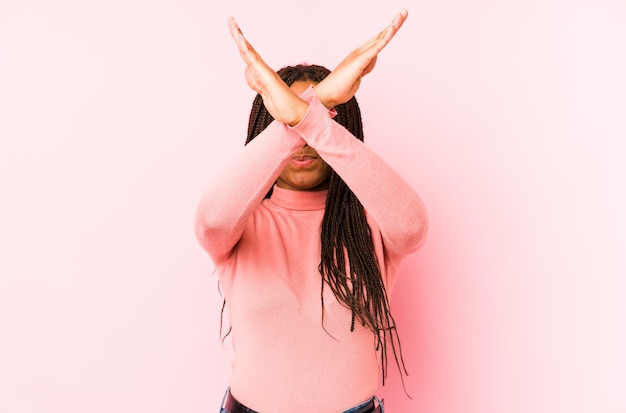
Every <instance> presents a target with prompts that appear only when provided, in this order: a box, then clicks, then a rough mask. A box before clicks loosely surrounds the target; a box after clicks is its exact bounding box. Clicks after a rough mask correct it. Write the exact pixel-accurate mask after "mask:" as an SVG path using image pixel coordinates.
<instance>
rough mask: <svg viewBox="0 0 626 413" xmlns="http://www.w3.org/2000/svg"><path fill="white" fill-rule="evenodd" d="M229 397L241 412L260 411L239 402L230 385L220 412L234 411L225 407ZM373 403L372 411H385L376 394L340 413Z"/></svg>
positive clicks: (354, 410)
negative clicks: (373, 408)
mask: <svg viewBox="0 0 626 413" xmlns="http://www.w3.org/2000/svg"><path fill="white" fill-rule="evenodd" d="M228 398H230V399H232V401H234V402H235V403H236V404H237V405H239V409H240V411H242V412H246V413H260V412H256V411H254V410H252V409H250V408H249V407H246V406H244V405H243V404H241V403H239V402H238V401H237V400H236V399H235V398H234V397H233V396H232V394H231V393H230V387H228V388H227V389H226V392H224V397H223V398H222V404H221V405H220V413H235V412H229V411H228V410H227V409H226V404H227V399H228ZM372 403H373V404H374V406H375V405H376V403H378V407H377V408H376V409H375V410H373V412H376V413H385V406H384V405H383V401H382V400H380V399H379V398H378V397H377V396H373V397H372V398H371V399H369V400H366V401H364V402H363V403H359V404H357V405H356V406H353V407H351V408H349V409H348V410H344V411H342V412H340V413H356V412H359V411H361V410H362V409H363V408H364V407H367V406H369V405H370V404H372Z"/></svg>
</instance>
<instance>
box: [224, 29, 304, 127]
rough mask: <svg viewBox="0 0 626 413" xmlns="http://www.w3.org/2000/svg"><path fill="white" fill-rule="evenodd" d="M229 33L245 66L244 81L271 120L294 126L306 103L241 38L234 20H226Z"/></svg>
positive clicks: (302, 113)
mask: <svg viewBox="0 0 626 413" xmlns="http://www.w3.org/2000/svg"><path fill="white" fill-rule="evenodd" d="M228 27H229V29H230V34H231V36H232V37H233V39H234V40H235V43H236V44H237V47H238V48H239V54H241V58H242V59H243V61H244V62H245V63H246V69H245V74H246V82H248V86H250V88H251V89H252V90H254V91H255V92H257V93H258V94H260V95H261V97H262V98H263V104H264V105H265V107H266V108H267V110H268V112H269V113H270V115H272V117H273V118H274V119H276V120H277V121H279V122H282V123H286V124H287V125H290V126H294V125H297V124H298V123H299V122H300V121H301V120H302V118H303V117H304V115H305V114H306V111H307V109H308V104H307V103H306V102H304V101H303V100H302V99H300V98H299V97H298V95H296V94H295V93H294V92H293V91H292V90H291V89H290V88H289V86H287V84H286V83H285V82H283V80H282V79H281V78H280V77H279V76H278V74H276V72H275V71H274V70H272V68H271V67H269V66H268V65H267V63H265V62H264V61H263V59H262V58H261V56H260V55H259V54H258V53H257V51H256V50H254V48H253V47H252V45H251V44H250V43H248V41H247V40H246V38H245V37H243V33H241V29H240V28H239V26H238V25H237V22H236V21H235V19H234V18H233V17H230V18H229V19H228Z"/></svg>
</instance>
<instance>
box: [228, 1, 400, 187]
mask: <svg viewBox="0 0 626 413" xmlns="http://www.w3.org/2000/svg"><path fill="white" fill-rule="evenodd" d="M407 17H408V12H407V11H406V9H405V10H402V11H401V12H400V13H398V14H397V15H396V16H395V17H394V19H393V21H392V22H391V24H390V25H389V26H387V27H386V28H385V29H383V30H382V31H381V32H380V33H378V34H377V35H376V36H374V37H373V38H371V39H370V40H369V41H368V42H366V43H365V44H364V45H362V46H361V47H359V48H357V49H355V50H354V51H352V52H351V53H350V54H349V55H348V56H347V57H346V58H345V59H344V60H343V61H342V62H341V63H339V65H338V66H337V67H336V68H335V70H333V71H332V72H331V73H330V74H329V75H328V76H327V77H326V78H325V79H324V80H323V81H321V82H320V83H318V84H316V85H315V89H314V91H315V95H316V96H317V98H318V99H319V100H320V102H321V103H322V104H323V105H324V106H325V107H327V108H328V109H331V108H333V107H335V106H337V105H340V104H342V103H345V102H347V101H348V100H350V99H351V98H352V96H354V94H355V93H356V91H357V90H358V88H359V86H360V84H361V79H362V78H363V76H365V75H366V74H368V73H370V72H371V71H372V70H373V69H374V66H375V65H376V59H377V57H378V53H380V51H381V50H382V49H383V48H384V47H385V46H386V45H387V44H388V43H389V41H390V40H391V39H392V38H393V36H394V35H395V34H396V33H397V32H398V30H400V27H401V26H402V24H403V23H404V21H405V20H406V18H407ZM228 27H229V29H230V34H231V36H232V37H233V40H234V41H235V43H236V44H237V47H238V49H239V54H240V55H241V58H242V59H243V61H244V62H245V64H246V68H245V76H246V82H247V83H248V86H250V88H251V89H252V90H254V91H255V92H257V93H258V94H260V95H261V97H262V98H263V104H264V105H265V107H266V108H267V110H268V112H269V113H270V114H271V115H272V117H273V118H274V119H275V120H277V121H279V122H283V123H285V124H287V125H289V126H295V125H297V124H298V123H300V121H301V120H302V119H303V118H304V116H305V115H306V112H307V110H308V104H307V103H306V102H305V101H303V100H302V99H300V97H299V95H300V94H301V93H302V92H304V90H305V89H306V88H307V87H308V86H309V85H311V84H312V82H309V81H297V82H294V84H293V85H292V86H291V87H289V86H287V84H286V83H285V82H284V81H283V80H282V79H281V78H280V77H279V76H278V74H277V73H276V72H275V71H274V70H272V68H270V66H269V65H268V64H267V63H265V61H264V60H263V59H262V58H261V56H260V55H259V53H257V51H256V50H255V49H254V48H253V47H252V45H251V44H250V43H249V42H248V40H246V38H245V37H244V36H243V33H242V32H241V29H240V28H239V26H238V25H237V22H236V21H235V19H234V18H233V17H230V18H229V19H228ZM329 176H330V167H329V166H328V165H327V164H326V162H324V160H323V159H322V158H321V157H320V156H319V154H318V153H317V152H316V151H315V149H313V148H311V147H310V146H308V145H306V146H304V147H303V148H302V149H301V150H300V151H299V152H298V153H297V154H296V156H294V157H293V158H292V159H291V160H290V161H289V162H288V164H287V166H286V167H285V169H284V170H283V171H282V173H281V174H280V176H279V178H278V179H277V182H276V183H277V185H278V187H280V188H286V189H292V190H300V191H312V190H322V189H327V188H328V180H329Z"/></svg>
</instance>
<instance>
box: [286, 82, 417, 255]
mask: <svg viewBox="0 0 626 413" xmlns="http://www.w3.org/2000/svg"><path fill="white" fill-rule="evenodd" d="M301 97H302V98H303V99H304V100H305V101H307V102H308V103H309V109H308V111H307V113H306V115H305V117H304V118H303V119H302V121H301V122H300V123H299V124H298V125H295V126H294V127H292V128H291V129H292V130H294V131H296V132H297V133H298V134H299V135H300V136H301V137H302V138H303V139H304V140H305V141H306V142H307V144H308V145H309V146H311V147H312V148H314V149H315V150H316V151H317V152H318V153H319V154H320V156H321V157H322V159H324V161H326V163H328V164H329V165H330V166H331V167H332V168H333V170H334V171H335V172H336V173H337V174H338V175H339V176H340V177H341V178H342V179H343V180H344V182H345V183H346V184H347V185H348V187H349V188H350V189H351V190H352V192H354V194H355V195H356V196H357V198H358V199H359V201H361V203H362V204H363V207H364V208H365V210H366V211H367V212H368V213H369V214H370V215H371V216H372V218H373V219H374V220H375V221H376V222H377V223H378V226H379V228H380V232H381V235H382V237H383V239H384V240H385V245H386V247H387V248H391V249H392V250H394V251H396V252H398V253H402V254H408V253H411V252H414V251H415V250H417V249H418V248H419V246H420V245H421V243H422V242H423V240H424V238H425V235H426V231H427V227H428V218H427V214H426V208H425V207H424V204H423V203H422V201H421V199H420V198H419V196H418V195H417V193H416V192H415V191H414V190H413V188H411V186H410V185H409V184H408V183H407V182H406V181H405V180H404V179H403V178H402V177H401V176H400V175H398V173H396V172H395V171H394V170H393V169H392V168H391V167H390V166H389V165H388V164H387V163H386V162H385V161H383V160H382V159H381V158H380V157H379V156H378V155H376V154H375V153H374V152H373V151H372V150H371V149H369V148H368V147H367V146H365V145H364V144H363V142H361V141H360V140H358V139H356V138H355V137H354V135H352V134H351V133H350V132H349V131H348V130H347V129H345V128H344V127H343V126H342V125H340V124H339V123H337V122H335V121H334V120H332V117H333V116H334V114H335V113H334V111H329V110H328V109H327V108H326V107H324V105H323V104H322V103H321V102H320V100H319V99H318V98H317V97H316V96H315V93H314V92H313V88H309V89H308V90H307V92H305V93H304V94H303V95H302V96H301Z"/></svg>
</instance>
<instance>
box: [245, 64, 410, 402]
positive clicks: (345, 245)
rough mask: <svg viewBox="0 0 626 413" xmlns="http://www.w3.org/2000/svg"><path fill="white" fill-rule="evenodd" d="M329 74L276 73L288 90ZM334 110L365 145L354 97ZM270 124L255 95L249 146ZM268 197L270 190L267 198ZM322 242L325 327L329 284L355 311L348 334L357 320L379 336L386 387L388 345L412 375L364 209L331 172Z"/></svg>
mask: <svg viewBox="0 0 626 413" xmlns="http://www.w3.org/2000/svg"><path fill="white" fill-rule="evenodd" d="M329 73H330V71H329V70H328V69H326V68H325V67H322V66H317V65H298V66H288V67H284V68H282V69H281V70H279V71H278V75H279V76H280V77H281V79H282V80H283V81H284V82H285V83H286V84H287V85H289V86H291V84H293V83H294V82H296V81H299V80H308V81H312V82H316V83H319V82H321V81H322V80H323V79H324V78H325V77H326V76H328V74H329ZM335 110H336V111H337V116H335V118H334V119H335V121H337V122H338V123H339V124H341V125H342V126H344V127H345V128H346V129H347V130H349V131H350V132H351V133H352V135H354V136H355V137H356V138H357V139H359V140H361V141H363V127H362V120H361V111H360V109H359V106H358V104H357V101H356V99H355V98H354V97H352V98H351V99H350V100H349V101H348V102H346V103H344V104H341V105H338V106H337V107H335ZM272 121H273V118H272V116H271V115H270V114H269V112H268V111H267V109H266V108H265V106H264V105H263V99H262V97H261V96H260V95H257V96H256V97H255V99H254V102H253V104H252V110H251V112H250V119H249V123H248V136H247V139H246V144H247V143H248V142H250V141H251V140H252V139H254V138H255V137H256V136H257V135H258V134H260V133H261V132H262V131H263V130H264V129H265V128H266V127H267V126H268V125H269V124H270V123H271V122H272ZM270 195H271V190H270V193H268V194H267V197H269V196H270ZM320 238H321V243H322V253H321V261H320V265H319V271H320V274H321V275H322V277H321V278H322V280H321V297H322V325H323V320H324V299H323V293H324V286H325V285H328V287H329V288H330V289H331V290H332V292H333V293H334V295H335V297H336V298H337V300H338V301H339V302H340V303H342V304H344V305H345V306H346V307H347V308H349V309H350V310H351V311H352V324H351V326H350V330H351V331H354V326H355V322H356V321H358V322H359V323H360V324H361V325H363V326H365V327H367V328H369V329H370V330H371V331H372V332H373V333H374V334H375V335H376V337H377V345H376V350H380V352H381V366H382V381H383V384H384V383H385V378H386V377H387V371H388V369H387V344H388V343H389V344H391V350H392V353H393V356H394V358H395V361H396V366H397V367H398V370H400V372H401V373H402V372H403V373H404V374H408V373H407V371H406V368H405V365H404V360H403V358H402V349H401V347H400V338H399V336H398V333H397V329H396V324H395V321H394V318H393V316H392V315H391V311H390V308H389V300H388V296H387V291H386V289H385V285H384V283H383V280H382V276H381V273H380V269H379V267H378V262H377V259H376V255H375V253H374V245H373V242H372V236H371V230H370V227H369V225H368V223H367V219H366V216H365V211H364V209H363V205H362V204H361V202H360V201H359V200H358V199H357V197H356V195H354V193H353V192H352V191H351V190H350V188H348V185H346V183H345V182H344V181H343V179H341V177H339V175H337V173H335V171H334V170H331V174H330V182H329V187H328V196H327V199H326V209H325V212H324V218H323V219H322V226H321V234H320ZM346 268H349V271H348V272H347V273H346ZM400 377H401V379H402V383H403V386H404V377H403V375H402V374H401V375H400ZM405 390H406V389H405Z"/></svg>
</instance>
